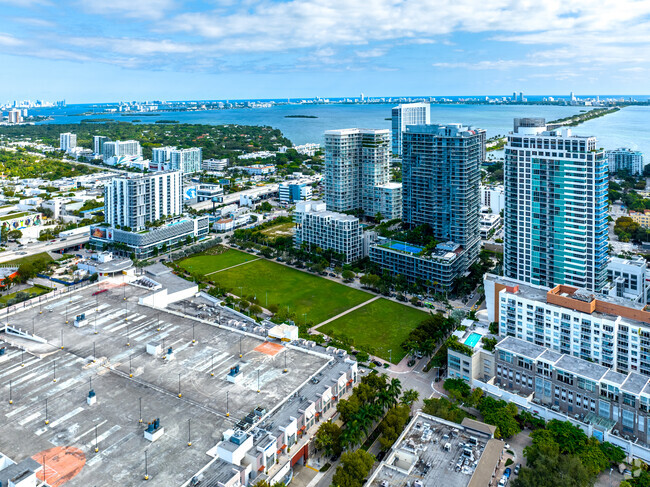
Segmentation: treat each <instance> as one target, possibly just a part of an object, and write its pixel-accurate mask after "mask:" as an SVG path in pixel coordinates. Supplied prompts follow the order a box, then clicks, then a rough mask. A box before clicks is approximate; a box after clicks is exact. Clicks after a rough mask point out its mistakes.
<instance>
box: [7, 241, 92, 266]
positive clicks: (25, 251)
mask: <svg viewBox="0 0 650 487" xmlns="http://www.w3.org/2000/svg"><path fill="white" fill-rule="evenodd" d="M89 240H90V235H88V234H84V235H73V236H71V237H67V238H66V239H65V240H61V239H57V240H56V242H50V241H49V240H48V241H47V242H34V243H32V244H26V245H25V246H23V247H15V248H12V249H8V250H5V251H4V252H2V253H1V254H0V263H2V262H7V261H10V260H14V259H20V258H21V257H27V256H29V255H34V254H40V253H41V252H57V251H59V250H62V249H67V248H70V247H76V246H77V245H84V244H85V243H87V242H88V241H89Z"/></svg>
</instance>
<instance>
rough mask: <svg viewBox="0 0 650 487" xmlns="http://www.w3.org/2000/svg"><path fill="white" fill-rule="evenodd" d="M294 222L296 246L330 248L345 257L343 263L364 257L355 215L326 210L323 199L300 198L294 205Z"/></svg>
mask: <svg viewBox="0 0 650 487" xmlns="http://www.w3.org/2000/svg"><path fill="white" fill-rule="evenodd" d="M294 221H295V222H296V233H295V236H294V246H295V247H296V248H298V249H300V248H303V247H304V248H307V249H312V250H314V249H316V248H321V249H323V250H327V249H331V250H333V251H335V252H337V253H339V254H341V255H342V256H344V259H343V260H344V262H345V263H346V264H347V263H350V262H354V261H356V260H359V259H360V258H361V257H363V255H362V253H363V245H362V240H363V238H362V234H361V226H360V224H359V219H358V218H356V217H354V216H351V215H346V214H344V213H335V212H333V211H327V209H326V206H325V203H323V202H322V201H311V202H310V201H301V202H299V203H298V204H297V205H296V211H295V212H294Z"/></svg>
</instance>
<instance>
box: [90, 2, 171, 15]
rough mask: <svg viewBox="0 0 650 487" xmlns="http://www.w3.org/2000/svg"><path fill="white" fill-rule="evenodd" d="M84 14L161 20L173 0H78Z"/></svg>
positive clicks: (169, 8)
mask: <svg viewBox="0 0 650 487" xmlns="http://www.w3.org/2000/svg"><path fill="white" fill-rule="evenodd" d="M79 3H80V5H81V6H82V7H83V9H84V10H85V11H86V12H90V13H93V14H100V15H106V16H122V15H124V16H126V17H131V18H134V19H161V18H163V17H164V16H165V14H166V12H167V11H169V10H172V9H173V8H174V7H175V6H176V3H175V1H174V0H80V1H79Z"/></svg>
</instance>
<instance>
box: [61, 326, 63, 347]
mask: <svg viewBox="0 0 650 487" xmlns="http://www.w3.org/2000/svg"><path fill="white" fill-rule="evenodd" d="M61 350H63V329H62V330H61Z"/></svg>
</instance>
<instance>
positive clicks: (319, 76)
mask: <svg viewBox="0 0 650 487" xmlns="http://www.w3.org/2000/svg"><path fill="white" fill-rule="evenodd" d="M0 19H3V22H2V23H0V102H2V101H6V100H13V99H25V98H31V99H36V98H40V99H46V100H54V99H61V98H65V99H67V100H68V102H70V103H75V102H76V103H85V102H107V101H119V100H144V99H167V100H179V99H229V98H230V99H238V98H287V97H292V98H297V97H313V96H321V97H337V96H359V94H360V93H362V92H363V93H365V94H366V95H367V96H400V95H431V96H441V95H450V96H451V95H496V94H503V95H508V94H511V93H512V92H513V91H524V92H525V93H529V94H542V95H543V94H560V95H563V94H567V93H568V92H569V91H574V92H575V93H576V94H578V95H580V94H650V1H649V0H545V1H543V2H542V1H539V0H481V1H478V0H418V1H411V0H363V1H360V0H293V1H291V0H289V1H271V0H243V1H236V0H205V1H199V0H185V1H184V0H0Z"/></svg>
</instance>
